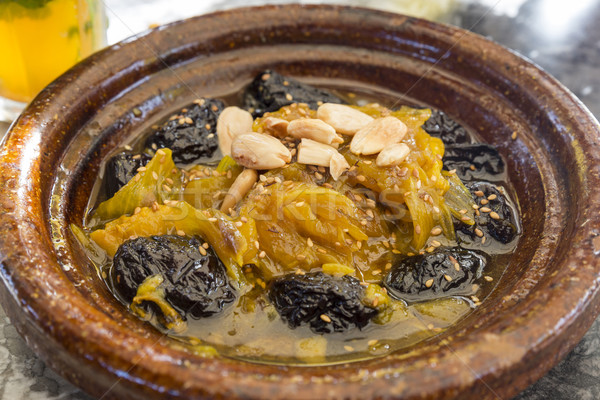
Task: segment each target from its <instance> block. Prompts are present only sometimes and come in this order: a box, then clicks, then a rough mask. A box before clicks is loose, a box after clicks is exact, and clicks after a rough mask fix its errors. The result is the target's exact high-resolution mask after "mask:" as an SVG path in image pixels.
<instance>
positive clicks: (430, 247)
mask: <svg viewBox="0 0 600 400" xmlns="http://www.w3.org/2000/svg"><path fill="white" fill-rule="evenodd" d="M425 250H426V251H427V252H428V253H433V251H434V250H435V247H433V246H429V247H428V248H426V249H425Z"/></svg>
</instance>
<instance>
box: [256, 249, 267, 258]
mask: <svg viewBox="0 0 600 400" xmlns="http://www.w3.org/2000/svg"><path fill="white" fill-rule="evenodd" d="M266 256H267V252H266V251H264V250H263V251H261V252H260V253H258V258H265V257H266Z"/></svg>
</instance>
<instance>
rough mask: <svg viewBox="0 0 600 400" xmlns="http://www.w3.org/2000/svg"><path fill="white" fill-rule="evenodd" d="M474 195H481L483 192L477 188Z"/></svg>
mask: <svg viewBox="0 0 600 400" xmlns="http://www.w3.org/2000/svg"><path fill="white" fill-rule="evenodd" d="M475 196H477V197H483V196H484V194H483V192H482V191H481V190H477V191H475Z"/></svg>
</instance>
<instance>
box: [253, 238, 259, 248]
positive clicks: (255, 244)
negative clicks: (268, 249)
mask: <svg viewBox="0 0 600 400" xmlns="http://www.w3.org/2000/svg"><path fill="white" fill-rule="evenodd" d="M254 247H256V250H258V249H259V248H260V243H258V240H255V241H254Z"/></svg>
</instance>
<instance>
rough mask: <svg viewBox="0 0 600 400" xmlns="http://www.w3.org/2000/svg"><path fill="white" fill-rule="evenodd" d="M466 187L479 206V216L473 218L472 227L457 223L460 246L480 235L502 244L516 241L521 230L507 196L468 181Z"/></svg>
mask: <svg viewBox="0 0 600 400" xmlns="http://www.w3.org/2000/svg"><path fill="white" fill-rule="evenodd" d="M465 186H466V187H467V188H468V189H469V191H470V192H471V194H472V195H473V199H475V202H476V204H477V205H478V206H479V210H478V214H479V215H476V216H475V225H467V224H465V223H462V222H460V221H457V222H456V225H455V226H456V234H457V240H458V242H459V243H460V244H461V246H463V247H469V245H470V244H471V243H473V242H474V241H475V240H476V238H477V237H479V236H481V237H485V238H486V241H489V242H492V241H496V242H497V243H500V244H503V245H506V244H509V243H511V242H512V241H513V240H515V238H516V237H517V235H518V234H519V233H520V229H519V225H518V223H517V220H518V218H517V213H516V211H515V208H514V206H513V205H512V204H511V201H510V199H509V198H508V196H507V195H506V194H505V193H504V192H503V191H501V190H499V189H498V188H497V187H496V186H495V185H493V184H491V183H489V182H467V183H466V184H465ZM477 230H478V231H477ZM478 233H479V234H478Z"/></svg>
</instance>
